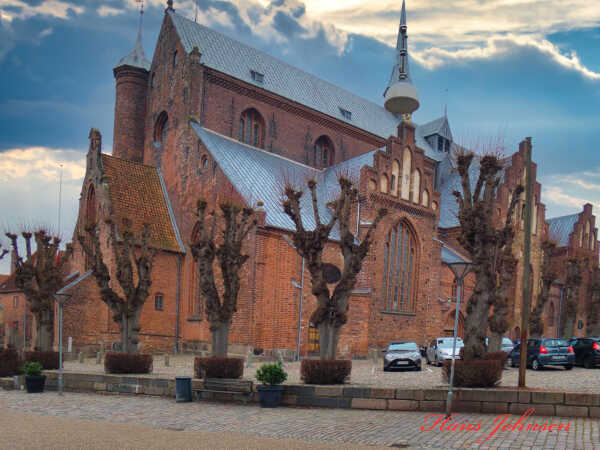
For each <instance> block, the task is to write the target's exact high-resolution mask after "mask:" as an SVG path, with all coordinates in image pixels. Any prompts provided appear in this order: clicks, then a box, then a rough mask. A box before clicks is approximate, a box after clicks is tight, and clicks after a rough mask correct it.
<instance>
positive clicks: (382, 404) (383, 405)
mask: <svg viewBox="0 0 600 450" xmlns="http://www.w3.org/2000/svg"><path fill="white" fill-rule="evenodd" d="M351 406H352V408H355V409H387V400H386V399H383V398H353V399H352V405H351Z"/></svg>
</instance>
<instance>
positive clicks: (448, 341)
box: [438, 339, 465, 348]
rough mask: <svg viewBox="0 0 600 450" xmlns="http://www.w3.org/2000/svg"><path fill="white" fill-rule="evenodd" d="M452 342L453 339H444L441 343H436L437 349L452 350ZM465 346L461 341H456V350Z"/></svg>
mask: <svg viewBox="0 0 600 450" xmlns="http://www.w3.org/2000/svg"><path fill="white" fill-rule="evenodd" d="M452 341H453V339H444V340H443V341H439V342H438V347H439V348H452ZM464 345H465V344H463V341H462V340H458V339H457V340H456V348H460V347H464Z"/></svg>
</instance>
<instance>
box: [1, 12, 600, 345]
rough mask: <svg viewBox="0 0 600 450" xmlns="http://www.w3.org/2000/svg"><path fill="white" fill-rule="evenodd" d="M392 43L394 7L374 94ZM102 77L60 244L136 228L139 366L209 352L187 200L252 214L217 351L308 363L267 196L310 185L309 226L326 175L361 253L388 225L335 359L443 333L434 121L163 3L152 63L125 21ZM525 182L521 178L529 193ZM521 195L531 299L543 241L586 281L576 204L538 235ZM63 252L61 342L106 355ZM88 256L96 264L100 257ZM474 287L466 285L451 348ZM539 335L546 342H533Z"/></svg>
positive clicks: (78, 258) (453, 243)
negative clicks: (253, 351) (142, 242)
mask: <svg viewBox="0 0 600 450" xmlns="http://www.w3.org/2000/svg"><path fill="white" fill-rule="evenodd" d="M406 39H407V27H406V14H405V11H404V7H403V13H402V19H401V26H400V31H399V39H398V47H397V60H396V62H394V61H390V68H393V72H392V80H391V81H390V83H392V82H393V79H394V77H395V76H396V75H398V73H400V74H401V75H402V74H404V76H405V77H408V53H407V51H406ZM113 72H114V77H115V80H116V102H115V118H114V139H113V149H112V155H111V154H108V153H103V152H102V150H103V149H102V138H101V134H100V132H99V131H98V130H96V129H92V130H91V131H90V146H89V152H88V155H87V168H86V174H85V178H84V181H83V186H82V191H81V197H80V203H79V216H78V220H77V223H76V225H75V234H77V233H78V232H81V231H82V229H83V228H84V227H85V225H86V224H87V223H91V222H97V223H99V224H100V233H101V236H103V238H101V242H103V245H104V246H108V239H107V238H106V237H107V236H108V229H107V225H106V224H105V223H104V219H106V218H108V217H111V218H113V219H115V222H116V223H121V222H122V219H125V218H128V219H131V220H132V223H133V228H134V230H137V231H138V232H141V230H142V226H143V224H145V223H149V224H150V227H151V243H152V245H153V246H154V247H155V248H156V249H158V250H159V252H158V254H157V256H156V259H155V262H154V269H153V274H152V279H153V281H152V286H151V294H150V297H149V298H148V300H147V302H146V304H145V306H144V309H143V311H142V315H141V321H140V323H141V333H140V340H141V346H142V350H143V351H173V349H176V350H177V351H191V350H205V349H206V346H207V345H208V343H209V342H210V334H209V329H208V324H207V320H206V319H205V317H204V315H203V299H202V296H201V294H200V290H199V285H198V279H197V274H196V267H195V262H194V260H193V258H192V255H191V251H190V246H189V244H190V241H191V237H192V235H193V233H194V226H195V223H196V218H195V215H194V210H195V204H196V201H197V200H198V199H199V198H203V199H205V200H207V201H208V202H209V207H210V206H212V207H214V206H215V205H217V204H218V203H219V202H220V201H221V200H223V199H227V200H230V199H235V200H237V201H240V202H243V203H245V204H248V205H252V206H257V209H258V219H259V224H258V226H257V228H256V229H255V230H254V231H252V232H251V233H250V234H249V236H248V238H247V240H246V242H245V252H246V253H247V254H248V255H249V259H248V261H247V262H246V265H245V266H244V268H243V271H242V275H241V279H242V289H241V292H240V296H239V300H238V309H237V312H236V314H235V316H234V319H233V323H232V327H231V333H230V341H231V344H232V346H233V348H234V349H235V348H236V346H238V348H244V349H245V348H247V347H252V348H258V349H264V350H265V351H266V352H270V351H273V350H275V349H279V350H283V351H285V352H287V354H288V355H290V356H291V355H293V354H295V352H296V351H298V350H299V351H300V353H301V355H309V354H313V353H316V352H317V351H318V345H319V344H318V331H317V329H316V328H314V327H313V326H312V325H311V323H310V322H309V318H310V315H311V313H312V311H313V310H314V308H315V304H316V301H315V299H314V298H313V296H312V294H311V289H310V276H309V274H308V271H307V270H306V271H305V272H304V273H303V267H304V266H303V262H302V258H300V257H299V256H298V255H297V253H296V251H295V249H294V247H293V245H292V241H291V239H290V230H292V229H293V223H292V222H291V220H290V219H289V218H288V217H287V216H286V215H285V214H284V212H283V208H282V206H281V198H282V189H283V184H284V180H293V181H294V180H295V181H298V182H299V183H304V182H305V180H306V179H307V178H308V177H314V178H315V179H316V180H317V182H318V186H319V188H318V189H319V193H320V199H319V202H320V207H321V208H320V209H321V211H323V214H328V211H327V208H326V206H325V205H326V203H327V201H328V199H329V198H328V196H329V195H330V193H331V192H332V191H335V186H336V184H337V174H339V173H348V174H350V175H351V176H352V177H353V179H355V180H356V181H357V183H358V187H359V191H360V196H359V202H357V205H356V207H355V208H354V211H353V219H352V220H353V223H355V224H356V225H355V226H356V236H357V238H358V239H359V240H360V239H361V236H363V235H364V233H365V232H366V229H367V228H368V225H369V224H370V221H371V220H372V219H373V217H374V215H375V213H376V211H377V210H378V209H379V208H380V207H382V206H385V207H386V208H387V209H388V211H389V214H388V215H387V216H386V217H385V218H384V220H383V221H382V223H381V224H380V225H379V227H378V230H377V238H376V243H375V245H374V246H373V247H372V249H371V252H370V254H369V255H368V257H367V259H366V260H365V263H364V265H363V270H362V272H361V273H360V274H359V279H358V283H357V285H356V288H355V289H354V291H353V293H352V295H351V299H350V310H349V314H348V315H349V321H348V323H347V324H346V325H345V326H344V327H343V328H342V331H341V337H340V344H339V347H338V350H339V355H340V356H346V357H347V356H364V355H366V354H367V352H368V350H369V349H370V348H380V347H383V346H384V345H387V343H388V342H389V341H391V340H397V339H410V340H414V341H416V342H417V343H418V344H420V345H423V344H426V343H427V342H428V341H429V340H430V339H431V338H434V337H437V336H444V335H449V334H451V333H452V328H453V324H454V314H455V308H456V280H454V277H453V275H452V273H451V271H450V270H449V269H448V267H447V266H446V265H445V264H444V263H445V262H449V261H454V260H457V259H466V257H465V255H464V252H463V251H462V250H461V248H460V245H459V244H458V242H457V235H458V233H459V231H460V228H459V223H458V219H457V204H456V200H455V198H454V197H453V195H452V191H453V190H455V189H460V183H459V179H458V174H457V173H456V171H454V170H453V169H454V167H455V162H454V159H453V150H454V149H455V148H456V144H455V143H454V141H453V135H452V130H451V127H450V123H449V120H448V117H447V116H443V117H440V118H436V119H435V120H432V121H430V122H428V123H423V124H420V125H417V124H415V123H413V122H412V121H411V120H410V117H406V116H405V117H404V118H403V117H401V116H400V115H397V114H393V113H391V112H389V111H388V110H386V109H385V108H384V107H383V106H382V105H380V104H377V103H373V102H371V101H369V100H366V99H364V98H362V97H360V96H358V95H356V94H354V93H352V92H348V91H346V90H344V89H342V88H340V87H338V86H335V85H333V84H330V83H328V82H327V81H324V80H322V79H320V78H318V77H316V76H314V75H311V74H310V73H307V72H304V71H302V70H300V69H297V68H295V67H292V66H290V65H288V64H286V63H284V62H282V61H280V60H278V59H276V58H274V57H272V56H270V55H268V54H266V53H263V52H261V51H259V50H257V49H254V48H252V47H249V46H247V45H245V44H243V43H240V42H238V41H236V40H234V39H231V38H229V37H227V36H225V35H223V34H220V33H218V32H216V31H214V30H211V29H210V28H207V27H205V26H203V25H200V24H198V23H195V22H194V21H191V20H188V19H187V18H185V17H183V16H182V15H180V14H178V13H177V12H176V11H175V10H174V8H173V4H172V1H169V2H168V7H167V9H166V11H165V15H164V20H163V23H162V27H161V30H160V34H159V37H158V42H157V44H156V48H155V50H154V55H153V59H152V61H149V60H148V59H147V58H146V56H145V55H144V51H143V49H142V45H141V21H140V31H139V35H138V40H137V43H136V44H135V47H134V48H133V50H132V51H131V53H130V54H128V55H127V56H125V57H124V58H122V59H121V60H120V61H119V63H118V64H117V65H116V67H115V68H114V69H113ZM384 88H385V86H382V91H383V90H384ZM415 93H416V91H415ZM382 103H383V102H382ZM524 145H525V144H522V145H521V146H520V148H519V149H518V150H517V151H516V153H514V154H513V155H511V156H509V157H507V158H506V159H505V160H504V172H503V177H502V182H501V184H500V186H499V188H498V191H497V198H496V202H497V208H496V214H497V218H498V220H500V218H501V217H503V215H505V214H506V210H507V208H508V202H509V198H510V195H511V192H512V189H513V188H514V186H516V185H517V184H518V183H519V182H523V181H524V169H523V168H524ZM535 175H536V174H535V165H534V173H533V179H534V180H535V179H536V178H535ZM473 176H474V177H476V176H477V164H474V166H473ZM533 192H534V196H535V207H534V215H533V224H532V228H533V230H532V231H533V236H532V268H533V289H534V297H533V298H534V299H535V295H536V294H537V292H538V290H539V286H540V280H539V277H540V265H541V243H542V241H543V239H544V238H545V237H546V236H547V235H548V233H550V232H551V231H552V232H554V233H555V234H556V235H560V239H561V242H560V247H561V248H564V252H565V253H569V252H573V251H585V252H587V253H589V254H590V255H593V256H595V261H596V264H597V261H598V243H597V229H596V228H595V219H594V217H593V215H592V211H591V205H586V207H585V208H584V210H583V212H581V213H580V214H576V215H574V216H567V218H558V219H554V220H551V221H546V218H545V206H544V204H543V203H542V202H541V201H542V199H541V186H540V184H539V183H538V182H537V181H535V182H534V186H533ZM303 202H304V203H303V204H302V206H303V212H304V214H305V217H304V223H305V225H306V226H310V223H311V222H312V223H313V224H314V219H313V218H312V211H311V209H310V202H309V199H308V197H307V198H305V199H304V200H303ZM522 203H523V200H522V201H521V205H520V208H519V212H517V214H518V215H519V217H521V213H520V211H521V208H522ZM516 228H517V235H516V239H515V252H517V254H518V256H520V255H521V254H522V253H521V252H522V247H523V220H517V222H516ZM331 239H332V243H331V244H330V245H329V246H328V247H327V249H326V252H325V260H326V262H328V263H331V264H334V265H336V266H338V267H341V264H342V256H341V255H340V253H339V250H338V249H337V246H335V245H334V242H333V241H335V239H336V235H335V232H333V233H332V236H331ZM73 242H74V254H73V260H72V267H71V270H70V273H71V275H70V276H69V279H68V280H67V285H66V286H65V287H64V288H63V290H62V291H63V293H67V294H69V295H70V296H71V297H70V299H69V301H68V303H67V305H66V306H65V329H64V336H65V337H71V338H72V342H73V346H74V347H75V348H76V349H79V348H88V347H95V346H99V345H104V346H105V348H107V347H110V346H112V345H113V343H115V342H118V341H119V333H118V329H117V327H116V325H115V324H114V323H113V321H112V316H111V313H110V311H109V309H108V308H107V307H106V306H105V305H104V304H103V303H102V302H101V301H100V296H99V292H98V287H97V285H96V281H95V279H94V277H93V276H92V275H91V272H90V271H89V261H86V257H85V255H84V253H83V251H82V249H81V248H80V246H79V244H78V243H77V240H76V239H75V238H74V239H73ZM577 249H579V250H577ZM104 254H105V255H112V252H111V251H110V249H108V248H105V251H104ZM110 266H112V267H113V270H114V264H110ZM522 273H523V269H522V267H521V264H519V269H518V275H517V278H516V280H515V286H520V285H521V277H522ZM472 286H473V279H472V275H470V276H468V277H467V279H466V289H465V290H464V292H463V302H462V305H463V306H461V309H462V310H463V311H462V312H461V315H460V321H459V334H460V333H462V322H463V320H464V304H465V303H466V302H465V300H466V299H468V297H469V295H470V293H471V289H472ZM0 288H3V286H0ZM560 289H561V287H560V283H557V287H556V290H555V292H554V294H553V297H552V299H551V301H550V302H549V305H547V308H546V309H547V311H546V312H545V314H546V316H548V317H549V318H548V323H549V324H550V323H552V324H553V325H552V326H555V325H556V326H557V324H558V321H559V320H560V318H559V315H560V308H561V296H560ZM582 291H584V289H582ZM520 292H521V290H520V289H518V288H515V289H514V301H513V302H512V313H511V322H512V324H511V329H510V332H509V335H510V337H515V336H516V335H518V334H519V328H518V327H519V324H520V305H521V298H520ZM583 295H584V294H582V298H583ZM1 296H2V289H0V298H1ZM582 301H583V300H582ZM8 313H10V311H8V310H7V308H5V311H4V314H5V316H6V314H8ZM584 316H585V314H584V313H582V317H581V319H582V320H584V319H585V317H584ZM550 328H552V327H550ZM581 332H583V331H581ZM555 333H556V331H555V330H554V329H549V330H548V333H546V334H548V335H554V334H555Z"/></svg>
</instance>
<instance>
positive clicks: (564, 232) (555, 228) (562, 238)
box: [546, 213, 579, 247]
mask: <svg viewBox="0 0 600 450" xmlns="http://www.w3.org/2000/svg"><path fill="white" fill-rule="evenodd" d="M578 220H579V213H577V214H569V215H568V216H561V217H554V218H552V219H546V222H548V225H549V228H548V234H549V236H550V239H556V241H557V246H558V247H566V246H567V245H569V236H570V235H571V233H572V232H573V229H574V227H575V224H576V223H577V221H578Z"/></svg>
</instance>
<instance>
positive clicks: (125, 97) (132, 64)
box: [113, 9, 150, 162]
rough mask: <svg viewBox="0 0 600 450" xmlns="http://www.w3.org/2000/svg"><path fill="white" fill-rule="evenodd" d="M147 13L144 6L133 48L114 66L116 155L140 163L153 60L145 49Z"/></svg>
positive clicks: (142, 157) (114, 136)
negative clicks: (144, 27) (145, 17)
mask: <svg viewBox="0 0 600 450" xmlns="http://www.w3.org/2000/svg"><path fill="white" fill-rule="evenodd" d="M143 14H144V10H143V9H142V10H141V11H140V22H139V28H138V35H137V41H136V43H135V46H134V47H133V50H132V51H131V52H130V53H129V54H128V55H127V56H125V57H123V58H121V60H120V61H119V63H118V64H117V65H116V66H115V68H114V69H113V74H114V76H115V80H116V85H117V86H116V98H115V126H114V135H113V156H116V157H118V158H123V159H129V160H132V161H137V162H142V161H143V160H144V124H145V118H146V93H147V89H148V78H149V75H150V61H148V59H147V58H146V55H145V54H144V49H143V48H142V18H143Z"/></svg>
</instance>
